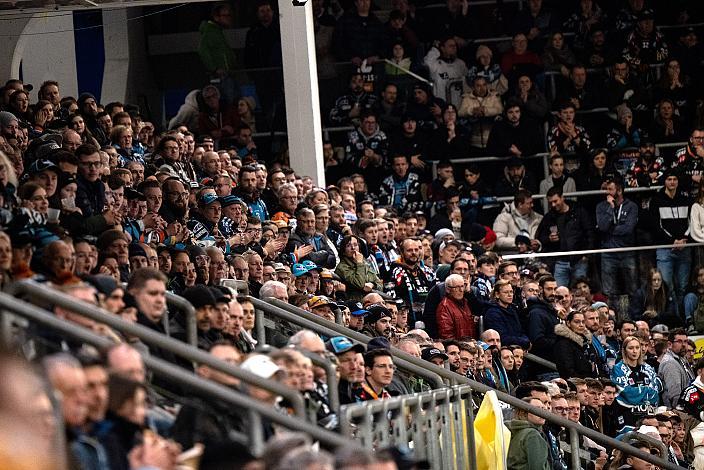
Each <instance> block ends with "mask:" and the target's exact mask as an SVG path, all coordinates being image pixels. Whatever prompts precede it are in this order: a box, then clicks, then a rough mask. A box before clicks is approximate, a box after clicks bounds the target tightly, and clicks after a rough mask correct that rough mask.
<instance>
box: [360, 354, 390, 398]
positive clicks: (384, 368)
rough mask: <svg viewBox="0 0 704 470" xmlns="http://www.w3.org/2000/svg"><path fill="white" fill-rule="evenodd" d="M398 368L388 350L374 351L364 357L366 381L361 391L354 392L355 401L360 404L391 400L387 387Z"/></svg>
mask: <svg viewBox="0 0 704 470" xmlns="http://www.w3.org/2000/svg"><path fill="white" fill-rule="evenodd" d="M395 371H396V366H395V365H394V361H393V357H392V356H391V352H389V351H388V350H386V349H374V350H372V351H369V352H367V353H366V354H365V355H364V373H365V377H366V378H365V380H364V382H362V386H361V387H360V388H359V389H356V390H354V392H353V394H354V400H355V402H357V403H359V402H362V401H369V400H383V399H386V398H390V397H391V395H389V392H387V391H386V387H388V386H389V385H390V384H391V381H392V380H393V378H394V372H395Z"/></svg>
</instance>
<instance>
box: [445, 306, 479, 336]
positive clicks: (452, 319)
mask: <svg viewBox="0 0 704 470" xmlns="http://www.w3.org/2000/svg"><path fill="white" fill-rule="evenodd" d="M435 317H436V319H437V322H438V337H439V338H440V339H460V338H464V337H471V338H476V337H477V332H476V323H474V316H473V315H472V311H471V310H470V308H469V302H467V299H462V300H461V301H459V302H458V301H456V300H454V299H451V298H450V297H447V296H446V297H445V298H443V299H442V300H441V301H440V305H438V308H437V310H436V311H435Z"/></svg>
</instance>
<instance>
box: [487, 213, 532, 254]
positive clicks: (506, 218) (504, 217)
mask: <svg viewBox="0 0 704 470" xmlns="http://www.w3.org/2000/svg"><path fill="white" fill-rule="evenodd" d="M541 220H543V216H542V215H540V214H538V213H537V212H535V211H530V213H528V214H527V215H521V214H520V213H519V212H518V209H516V204H515V203H513V202H512V203H511V204H510V205H507V206H506V207H504V210H503V211H501V214H499V216H498V217H497V218H496V220H495V221H494V232H496V248H497V249H499V250H502V251H503V250H515V249H516V235H518V233H519V232H520V231H522V230H524V231H527V232H528V233H529V234H530V237H531V238H535V234H536V233H537V232H538V226H539V225H540V221H541Z"/></svg>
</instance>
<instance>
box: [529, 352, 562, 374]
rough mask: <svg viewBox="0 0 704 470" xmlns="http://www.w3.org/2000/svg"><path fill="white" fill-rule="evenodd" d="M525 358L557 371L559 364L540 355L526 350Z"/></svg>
mask: <svg viewBox="0 0 704 470" xmlns="http://www.w3.org/2000/svg"><path fill="white" fill-rule="evenodd" d="M523 359H525V360H526V361H531V362H535V363H536V364H538V365H540V366H543V367H545V368H546V369H550V370H554V371H557V365H556V364H555V363H554V362H550V361H548V360H547V359H545V358H543V357H540V356H536V355H535V354H533V353H529V352H524V353H523Z"/></svg>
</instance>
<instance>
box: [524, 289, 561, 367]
mask: <svg viewBox="0 0 704 470" xmlns="http://www.w3.org/2000/svg"><path fill="white" fill-rule="evenodd" d="M538 285H539V287H540V296H532V295H531V296H529V297H528V298H527V299H526V308H527V311H528V338H529V339H530V342H531V344H532V352H533V353H534V354H535V355H537V356H540V357H542V358H544V359H547V360H549V361H552V360H554V359H555V351H554V347H555V342H556V341H557V335H556V334H555V326H556V325H558V324H559V323H560V319H559V318H558V316H557V311H556V310H555V306H554V301H555V289H557V281H555V278H554V277H552V276H543V277H542V278H540V280H539V281H538ZM535 374H536V377H537V378H538V379H539V380H552V379H554V378H557V377H558V374H557V372H554V371H550V370H547V369H544V368H542V367H541V366H536V370H535Z"/></svg>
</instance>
